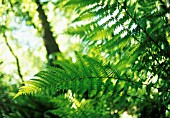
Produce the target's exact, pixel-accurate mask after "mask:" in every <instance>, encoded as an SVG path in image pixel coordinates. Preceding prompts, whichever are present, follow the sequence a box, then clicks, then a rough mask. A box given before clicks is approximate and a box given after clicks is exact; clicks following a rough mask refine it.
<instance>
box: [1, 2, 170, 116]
mask: <svg viewBox="0 0 170 118" xmlns="http://www.w3.org/2000/svg"><path fill="white" fill-rule="evenodd" d="M14 3H18V2H17V1H16V2H14ZM14 3H13V4H14ZM29 3H30V4H32V7H31V5H27V3H20V4H15V5H16V6H17V5H23V6H22V7H23V8H22V9H23V11H22V10H21V9H17V11H16V12H15V14H17V13H21V14H18V16H20V17H21V16H22V15H23V17H21V18H20V19H21V20H23V19H25V20H26V23H27V24H28V25H33V26H34V27H36V28H37V30H38V31H41V26H39V25H38V24H39V20H38V18H37V16H36V15H37V12H36V11H35V9H36V4H35V3H34V2H31V1H29V2H28V4H29ZM43 4H44V6H46V5H47V4H53V6H54V7H55V8H58V9H60V11H62V12H64V13H65V15H66V16H67V17H68V18H70V17H71V16H72V14H73V13H74V16H72V17H73V18H74V19H73V18H70V19H73V20H72V23H71V24H70V26H69V27H68V28H67V29H66V30H65V33H66V34H68V35H70V36H72V37H73V36H76V37H79V38H80V39H81V46H82V48H81V49H80V50H79V53H78V52H76V53H75V55H76V56H75V57H76V59H74V58H73V60H75V61H74V62H72V61H71V60H65V59H62V60H56V61H54V64H55V65H56V66H57V67H47V68H46V69H44V70H42V71H40V72H39V73H37V74H36V75H35V76H34V77H33V78H32V79H31V80H29V81H27V82H25V83H24V84H25V85H24V86H22V87H21V88H20V89H19V92H18V93H17V94H16V96H15V100H17V99H19V98H20V97H21V96H20V95H23V94H24V95H25V94H26V95H27V96H29V97H30V95H33V94H34V95H37V96H39V97H38V98H39V100H40V101H41V102H45V101H46V102H45V103H47V104H48V105H50V104H54V106H52V107H48V108H47V109H45V110H44V109H43V111H41V112H40V113H44V115H42V116H46V117H48V114H49V113H50V114H51V115H54V116H59V117H85V118H86V117H91V118H95V117H103V118H105V117H115V118H116V117H120V116H121V115H122V114H124V113H128V114H130V115H133V116H134V117H135V116H136V117H141V118H145V117H147V118H153V117H158V118H159V117H160V118H164V117H170V95H169V94H170V89H169V84H170V80H169V75H170V17H169V14H170V13H169V11H170V7H169V6H170V3H169V2H168V0H167V1H165V0H164V1H163V0H143V1H141V0H57V1H56V2H52V1H50V2H43ZM6 5H7V4H6ZM15 5H14V6H15ZM24 5H25V6H24ZM7 6H8V5H7ZM16 6H15V7H16ZM27 7H28V8H27ZM29 7H31V8H32V9H31V8H29ZM4 9H6V7H4ZM30 9H31V10H32V11H30ZM20 10H21V11H20ZM4 11H5V10H4ZM11 12H12V11H11ZM27 13H28V14H29V15H26V14H27ZM16 16H17V15H16ZM8 17H9V16H8ZM36 18H37V19H36ZM2 26H3V27H4V25H2ZM1 30H2V29H1ZM1 32H4V31H1ZM81 52H82V53H83V54H81ZM45 95H46V96H49V97H43V96H45ZM33 100H36V98H33ZM36 102H37V101H36ZM48 105H47V106H48ZM36 108H37V107H36ZM4 113H5V112H4ZM49 117H50V116H49ZM51 117H52V116H51Z"/></svg>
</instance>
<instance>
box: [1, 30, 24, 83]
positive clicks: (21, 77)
mask: <svg viewBox="0 0 170 118" xmlns="http://www.w3.org/2000/svg"><path fill="white" fill-rule="evenodd" d="M3 36H4V39H5V43H6V45H7V47H8V49H9V51H10V52H11V54H12V55H13V57H14V58H15V61H16V66H17V72H18V75H19V77H20V79H21V81H22V82H24V79H23V75H22V73H21V68H20V63H19V59H18V57H17V56H16V55H15V53H14V51H13V49H12V47H11V46H10V45H9V43H8V39H7V36H6V35H5V33H4V34H3Z"/></svg>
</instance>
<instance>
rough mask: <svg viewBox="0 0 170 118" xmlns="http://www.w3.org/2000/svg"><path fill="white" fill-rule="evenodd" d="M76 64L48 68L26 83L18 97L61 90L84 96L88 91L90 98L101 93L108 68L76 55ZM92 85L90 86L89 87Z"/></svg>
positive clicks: (63, 64) (65, 63) (62, 63)
mask: <svg viewBox="0 0 170 118" xmlns="http://www.w3.org/2000/svg"><path fill="white" fill-rule="evenodd" d="M76 57H77V61H76V63H71V62H68V61H60V62H57V64H60V66H61V68H54V67H48V68H46V69H45V70H43V71H40V72H39V73H38V74H36V75H35V78H33V79H31V80H29V81H27V82H25V86H23V87H21V88H20V90H19V92H18V94H17V95H16V96H15V98H16V97H18V96H20V95H22V94H34V93H40V92H42V91H43V92H46V93H47V94H48V93H55V92H56V91H61V90H72V92H73V93H80V94H83V93H84V92H85V91H88V94H89V96H92V95H94V94H97V92H99V91H101V88H102V86H103V79H102V78H100V77H104V78H105V79H107V77H108V75H109V73H110V72H109V73H108V71H107V70H108V67H106V66H105V65H103V64H102V63H101V62H99V61H96V60H94V59H92V58H90V57H88V56H85V55H80V54H78V53H76ZM89 85H90V86H89ZM91 92H92V93H91Z"/></svg>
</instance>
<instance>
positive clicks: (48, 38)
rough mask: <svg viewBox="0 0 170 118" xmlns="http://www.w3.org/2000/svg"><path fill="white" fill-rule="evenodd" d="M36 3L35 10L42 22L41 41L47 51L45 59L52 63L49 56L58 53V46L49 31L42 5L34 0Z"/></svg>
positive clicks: (54, 56)
mask: <svg viewBox="0 0 170 118" xmlns="http://www.w3.org/2000/svg"><path fill="white" fill-rule="evenodd" d="M36 4H37V5H38V8H37V11H38V13H39V19H40V20H41V22H42V27H43V30H44V31H43V32H44V35H43V41H44V46H45V48H46V51H47V59H48V61H49V64H50V65H51V64H52V62H51V61H52V60H53V59H51V58H49V56H50V55H52V54H55V53H59V52H60V50H59V46H58V44H57V43H56V41H55V38H54V36H53V33H52V31H51V27H50V23H49V22H48V21H47V15H46V14H45V12H44V10H43V8H42V5H41V3H40V1H39V0H36ZM52 56H53V58H55V59H57V56H56V55H52Z"/></svg>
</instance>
